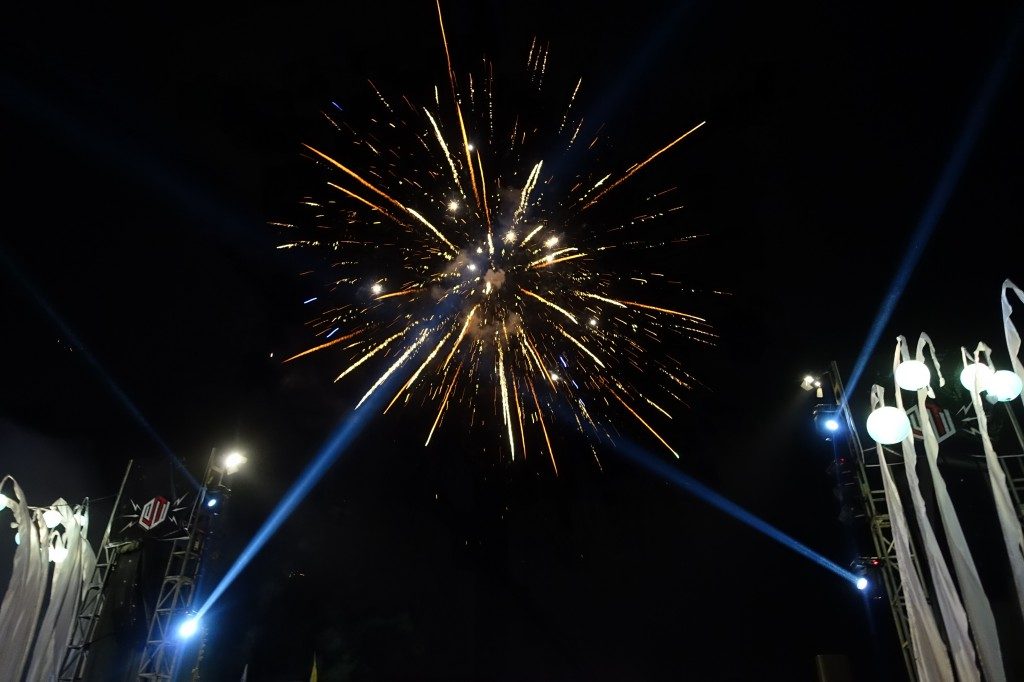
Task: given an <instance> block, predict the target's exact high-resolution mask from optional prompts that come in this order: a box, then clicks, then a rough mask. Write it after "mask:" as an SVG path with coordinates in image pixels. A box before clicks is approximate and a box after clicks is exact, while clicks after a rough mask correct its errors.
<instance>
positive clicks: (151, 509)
mask: <svg viewBox="0 0 1024 682" xmlns="http://www.w3.org/2000/svg"><path fill="white" fill-rule="evenodd" d="M170 508H171V503H170V502H168V501H167V498H166V497H163V496H161V495H157V496H156V497H154V498H153V499H151V500H150V501H149V502H147V503H146V504H144V505H142V511H141V512H139V526H141V527H142V529H143V530H153V529H154V528H156V527H157V526H159V525H160V524H161V523H163V522H164V520H166V519H167V511H168V510H169V509H170Z"/></svg>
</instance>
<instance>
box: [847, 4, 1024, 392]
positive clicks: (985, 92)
mask: <svg viewBox="0 0 1024 682" xmlns="http://www.w3.org/2000/svg"><path fill="white" fill-rule="evenodd" d="M1022 23H1024V5H1021V6H1020V7H1019V8H1018V11H1017V14H1016V21H1014V22H1013V24H1012V28H1011V29H1010V34H1009V35H1008V36H1007V38H1006V42H1005V43H1004V44H1003V49H1002V51H1000V53H999V56H998V57H996V60H995V63H994V64H993V65H992V68H991V69H990V70H989V73H988V76H987V77H986V79H985V82H984V84H983V85H982V88H981V91H980V92H979V93H978V97H977V98H976V99H975V100H974V105H973V106H972V107H971V109H970V111H969V112H968V115H967V121H966V122H965V123H964V128H963V130H962V131H961V132H960V137H959V138H957V141H956V144H955V145H954V146H953V151H952V153H951V154H950V156H949V160H948V161H946V165H945V167H944V168H943V169H942V175H940V176H939V181H938V182H937V183H936V184H935V188H934V189H933V190H932V193H931V196H929V197H928V202H927V203H926V204H925V207H924V212H923V213H922V214H921V218H920V219H919V220H918V222H917V227H916V228H915V229H914V233H913V235H911V237H910V243H909V245H908V247H907V253H906V255H904V257H903V262H902V263H900V266H899V269H898V270H897V271H896V275H895V277H893V280H892V283H891V284H890V285H889V292H888V293H887V294H886V295H885V298H884V299H882V305H881V306H880V307H879V309H878V313H877V314H876V315H875V320H874V322H873V323H872V324H871V328H870V329H869V330H868V335H867V338H866V339H865V340H864V346H863V347H862V348H861V352H860V355H859V356H858V357H857V361H856V363H855V364H854V366H853V371H851V372H850V381H849V384H848V385H847V390H846V396H851V395H853V394H854V391H855V390H856V388H857V382H858V381H860V378H861V376H862V375H863V374H864V368H865V367H867V364H868V360H870V358H871V356H872V355H873V354H874V352H875V347H876V346H877V345H878V340H879V339H880V338H881V336H882V332H884V331H885V327H886V325H887V324H889V319H890V318H891V317H892V313H893V310H894V309H895V308H896V304H897V303H898V302H899V300H900V297H901V296H902V295H903V290H904V289H906V287H907V282H908V281H910V276H911V275H912V274H913V273H914V268H915V267H916V266H917V262H918V261H919V260H921V254H923V253H924V250H925V247H927V246H928V240H929V239H931V236H932V232H934V231H935V225H936V224H937V223H938V222H939V219H940V218H941V217H942V213H943V211H945V209H946V205H947V204H948V203H949V199H950V197H951V196H952V195H953V192H954V190H956V186H957V183H958V182H959V181H960V176H961V175H963V172H964V167H965V166H966V165H967V160H968V158H969V157H970V155H971V150H973V149H974V144H975V142H977V140H978V136H979V135H980V134H981V131H982V129H983V128H984V127H985V121H986V120H988V112H989V109H991V108H992V102H993V100H995V98H996V95H997V94H998V93H999V89H1000V86H1002V84H1003V80H1004V79H1005V76H1006V72H1007V70H1008V67H1009V65H1010V62H1011V59H1012V58H1013V55H1014V53H1015V52H1016V48H1017V42H1018V39H1019V37H1020V32H1021V26H1022ZM847 400H848V397H844V398H843V406H845V405H846V402H847Z"/></svg>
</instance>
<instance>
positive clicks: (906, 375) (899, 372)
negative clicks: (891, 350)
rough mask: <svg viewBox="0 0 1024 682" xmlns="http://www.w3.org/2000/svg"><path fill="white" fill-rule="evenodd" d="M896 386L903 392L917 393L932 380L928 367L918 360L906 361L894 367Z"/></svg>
mask: <svg viewBox="0 0 1024 682" xmlns="http://www.w3.org/2000/svg"><path fill="white" fill-rule="evenodd" d="M895 376H896V385H897V386H899V387H900V388H902V389H903V390H904V391H918V390H920V389H922V388H924V387H926V386H927V385H928V384H929V383H930V382H931V380H932V373H931V371H930V370H929V369H928V365H926V364H924V363H923V362H921V361H920V360H907V361H906V362H901V363H900V364H899V365H898V366H897V367H896V372H895Z"/></svg>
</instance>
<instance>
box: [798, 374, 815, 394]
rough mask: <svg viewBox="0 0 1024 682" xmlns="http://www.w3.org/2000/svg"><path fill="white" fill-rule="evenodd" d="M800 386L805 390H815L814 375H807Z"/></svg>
mask: <svg viewBox="0 0 1024 682" xmlns="http://www.w3.org/2000/svg"><path fill="white" fill-rule="evenodd" d="M800 388H802V389H804V390H805V391H813V390H814V377H812V376H811V375H810V374H808V375H807V376H805V377H804V380H803V381H802V382H800Z"/></svg>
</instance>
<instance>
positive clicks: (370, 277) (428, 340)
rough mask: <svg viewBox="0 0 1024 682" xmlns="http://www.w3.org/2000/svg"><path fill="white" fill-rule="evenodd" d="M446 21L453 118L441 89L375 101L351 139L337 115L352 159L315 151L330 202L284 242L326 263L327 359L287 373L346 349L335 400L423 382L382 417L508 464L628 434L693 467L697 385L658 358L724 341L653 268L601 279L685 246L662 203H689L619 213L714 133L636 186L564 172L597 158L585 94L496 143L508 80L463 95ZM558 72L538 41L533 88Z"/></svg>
mask: <svg viewBox="0 0 1024 682" xmlns="http://www.w3.org/2000/svg"><path fill="white" fill-rule="evenodd" d="M437 11H438V21H439V24H440V31H441V42H442V44H443V47H444V55H445V64H446V66H447V73H446V75H447V80H448V82H449V86H450V92H451V99H450V101H446V98H445V97H444V96H442V92H443V91H444V89H443V86H442V87H441V88H438V86H437V85H435V84H433V83H431V84H429V85H426V86H425V87H424V89H423V90H424V92H423V93H421V94H422V95H423V96H425V97H426V98H427V100H426V103H427V106H421V105H416V104H415V103H414V98H413V97H412V96H406V95H405V94H402V95H400V96H398V97H392V96H391V95H390V94H387V93H386V89H385V92H382V91H381V90H380V89H378V88H377V86H376V85H374V84H373V83H371V84H370V85H371V87H372V88H373V92H374V99H375V101H376V102H377V104H378V105H379V106H380V107H382V111H381V112H380V114H378V115H375V116H372V117H370V119H369V123H368V124H367V125H365V126H360V125H357V124H355V123H353V122H350V121H348V120H341V121H340V122H339V121H338V120H336V119H337V118H338V117H339V116H348V114H347V113H342V112H340V110H339V111H331V112H325V113H324V116H325V117H326V118H328V119H329V120H330V121H331V123H333V124H334V129H335V130H337V131H339V132H340V133H341V134H342V135H343V136H347V143H348V144H347V145H346V144H339V145H337V146H338V147H339V149H329V148H328V147H324V146H322V145H318V146H317V147H314V146H312V145H305V148H306V149H307V150H308V151H309V152H311V154H312V156H311V158H313V159H314V160H315V161H316V162H318V163H320V164H322V165H323V166H324V168H325V169H326V170H325V172H326V173H327V174H328V176H329V177H328V178H327V179H325V182H326V185H327V186H328V188H329V189H327V190H326V191H327V192H330V195H329V197H325V198H319V197H305V198H304V199H303V201H302V204H303V205H304V206H308V207H309V208H310V209H311V210H313V211H314V218H313V220H311V221H310V223H309V224H308V225H293V224H290V223H289V224H284V223H276V224H277V225H279V226H280V227H282V228H284V229H287V230H288V235H287V243H285V244H282V246H281V247H280V248H287V249H292V248H307V249H315V250H319V251H321V252H323V253H326V254H328V257H327V259H326V266H327V267H326V271H325V273H324V275H325V276H324V277H323V278H322V281H323V283H324V286H323V288H324V289H326V291H314V292H311V293H310V294H309V295H308V300H307V301H306V303H307V304H315V306H314V305H310V307H316V306H322V308H319V309H318V310H319V314H318V316H317V318H316V319H315V320H313V321H312V322H311V325H310V326H311V328H312V329H314V330H316V331H317V334H318V335H319V336H320V338H319V339H318V341H319V343H316V345H312V347H310V348H308V349H306V350H299V351H298V352H296V353H295V354H293V355H292V356H291V357H289V358H288V359H287V360H286V362H291V361H294V360H296V359H299V358H304V357H306V356H309V355H311V354H314V353H317V352H319V351H324V350H327V349H331V352H332V353H339V354H341V355H343V356H345V358H346V361H345V363H344V367H343V369H342V370H341V372H340V374H338V377H337V379H336V380H335V381H338V380H341V379H342V378H344V377H346V376H348V375H350V374H353V373H354V372H355V371H356V370H357V369H360V368H362V367H364V366H370V367H376V370H375V372H374V373H373V375H372V376H370V377H365V378H364V379H363V381H364V383H363V387H364V388H365V387H366V386H367V385H368V386H369V388H368V390H366V391H365V394H364V395H363V396H362V399H361V400H359V402H358V403H357V404H356V405H355V407H356V408H359V407H360V406H362V405H363V404H364V403H365V402H366V400H367V398H368V397H369V396H371V395H372V394H373V393H374V392H375V391H377V390H378V389H379V388H381V387H382V386H383V385H384V384H385V383H386V381H387V380H388V378H390V377H391V376H392V375H395V374H396V373H398V372H400V371H401V372H402V373H403V374H404V373H405V372H406V371H409V372H411V373H410V374H409V375H408V378H405V379H404V380H403V381H402V385H401V388H399V389H398V390H397V392H396V393H395V394H394V395H393V396H392V397H391V401H390V403H388V405H387V407H386V408H384V411H385V412H386V411H388V410H390V409H391V407H392V406H394V405H396V404H397V403H398V402H399V401H400V400H402V401H404V403H406V404H408V403H411V402H413V401H415V402H417V403H419V404H420V405H421V406H423V407H426V408H427V409H428V410H429V411H430V412H429V413H430V414H431V415H432V424H431V426H430V428H429V431H428V433H427V437H426V444H429V443H430V441H431V439H432V438H433V437H434V433H435V431H436V430H437V429H438V428H439V426H440V425H441V424H442V422H443V421H445V415H446V414H450V413H451V414H460V415H468V419H469V425H470V426H483V427H484V428H487V429H488V430H489V431H490V432H492V433H498V434H500V437H499V438H498V439H497V446H498V447H499V448H500V449H501V450H502V451H505V450H506V449H507V454H508V455H509V456H510V457H511V458H513V459H515V457H516V454H517V453H521V454H522V455H524V457H527V456H529V455H530V454H531V452H537V451H540V452H543V453H545V454H546V457H547V459H549V460H550V462H551V466H552V468H553V469H554V471H555V473H556V474H557V472H558V465H557V462H556V459H555V453H554V451H553V449H552V435H553V433H554V431H553V430H552V428H549V427H553V426H554V425H557V424H562V425H565V424H575V426H576V428H577V429H579V430H580V431H585V432H586V433H588V434H589V435H596V436H598V437H601V435H602V434H607V433H610V431H609V427H608V424H609V423H610V422H611V421H613V420H616V419H617V418H620V417H621V418H625V419H627V420H628V419H630V418H632V419H635V420H636V421H639V422H640V424H642V425H643V426H644V427H645V428H646V429H647V430H648V431H650V433H651V434H653V436H654V437H655V438H656V439H657V440H658V441H659V442H660V443H661V444H663V445H664V446H665V447H666V448H667V449H668V450H669V452H671V453H672V454H673V455H675V456H677V457H678V456H679V455H678V453H677V450H676V449H674V448H673V447H672V445H670V444H669V442H668V440H667V439H666V438H665V437H664V436H663V434H661V433H659V431H658V428H659V424H660V425H662V426H663V425H664V424H667V423H668V420H671V419H672V414H671V411H670V410H671V405H672V404H685V403H683V401H682V399H681V398H680V397H679V395H678V394H677V393H675V392H673V391H677V392H678V391H679V390H680V388H679V387H682V388H684V389H689V387H690V382H689V381H684V380H682V379H680V378H679V377H681V376H682V377H687V378H689V379H692V377H691V375H690V374H688V373H687V372H685V371H684V370H683V369H682V367H681V365H680V364H679V362H678V361H677V360H675V359H674V353H673V354H671V355H669V354H666V353H664V352H658V346H659V344H667V343H669V342H670V341H671V340H672V335H675V338H676V340H680V339H682V340H692V341H697V342H700V343H705V344H707V343H711V342H712V341H711V340H713V339H714V338H715V334H714V333H713V331H712V329H711V328H710V326H709V325H708V323H707V322H706V321H705V320H704V318H702V317H700V316H698V315H694V314H692V313H688V312H683V311H680V310H678V309H677V308H678V307H679V306H678V297H679V294H680V293H681V292H682V291H684V290H683V289H682V286H683V285H682V283H681V282H678V281H669V280H668V278H666V277H665V275H664V274H660V273H657V272H650V271H649V270H646V269H644V268H647V267H650V259H648V258H647V257H646V256H642V257H638V261H642V262H640V263H639V264H638V265H637V266H636V269H635V271H628V272H622V273H619V272H618V271H617V270H615V269H611V270H605V269H602V267H603V266H605V267H606V266H607V265H608V263H607V262H606V261H605V260H604V259H606V258H607V256H606V255H604V253H603V252H606V251H608V250H611V249H614V250H615V253H616V254H623V253H626V252H632V253H637V252H643V251H647V250H651V252H653V253H652V255H655V256H658V255H660V254H661V253H662V252H664V251H665V250H667V249H670V248H676V245H678V244H680V243H682V242H684V241H686V240H687V238H688V237H689V236H690V235H687V234H680V233H679V228H678V222H674V223H670V222H669V221H678V220H679V218H678V217H675V216H677V211H678V209H679V208H681V206H679V203H680V202H679V201H676V202H675V204H667V205H659V204H658V202H659V201H661V200H662V199H663V197H664V198H666V200H671V199H670V198H668V197H667V195H670V194H671V193H672V192H671V190H672V189H674V188H669V189H665V188H659V191H657V192H652V193H650V194H649V195H648V196H647V197H645V199H644V202H643V206H642V207H640V206H636V207H631V206H630V205H629V203H625V207H624V208H623V204H624V202H622V201H619V202H616V201H613V200H607V199H606V197H607V195H608V194H609V193H610V192H612V190H615V189H616V188H619V187H621V186H622V185H623V184H624V183H626V182H627V181H628V180H629V179H630V178H632V177H633V176H634V175H636V174H637V173H638V172H639V171H640V170H641V169H643V168H645V167H646V166H648V165H649V164H651V163H652V162H654V161H655V160H656V159H658V158H659V157H662V156H663V155H666V154H667V153H668V152H669V151H670V150H671V149H673V148H674V147H675V146H676V145H678V144H679V143H680V142H682V141H683V140H684V139H686V138H687V137H688V136H690V135H691V134H692V133H694V132H695V131H696V130H697V129H698V128H700V127H701V126H702V125H703V123H700V124H698V125H696V126H693V125H691V126H688V128H687V130H686V132H684V133H682V134H681V135H678V134H677V137H675V139H673V140H672V141H671V142H669V143H668V144H667V145H665V146H663V147H661V148H659V149H658V150H657V151H655V152H654V153H652V154H651V155H650V156H648V157H647V158H645V159H643V160H642V161H639V162H637V163H634V164H633V165H631V166H629V167H628V168H627V169H626V170H625V171H624V172H615V171H612V172H609V169H607V168H599V167H597V165H598V164H592V165H594V166H595V167H594V168H593V169H589V168H587V167H586V166H585V165H583V164H580V162H579V161H573V162H572V163H568V162H566V161H565V160H563V159H562V158H559V157H560V155H562V154H564V153H565V151H566V150H569V149H572V148H573V147H574V145H575V144H576V140H577V136H579V137H581V138H583V139H587V140H590V141H589V142H584V143H581V144H582V145H586V148H585V149H583V150H581V153H582V154H583V155H584V156H587V155H590V156H593V155H594V154H596V153H597V152H595V151H593V150H594V149H595V147H597V146H598V145H597V142H598V139H599V135H598V133H600V132H601V129H600V128H599V129H597V130H596V131H595V130H592V129H585V128H584V125H583V119H582V117H581V116H578V115H577V114H575V113H574V110H575V109H578V108H579V107H576V106H575V105H576V102H577V100H578V98H579V97H580V95H581V84H582V79H579V80H576V81H575V86H574V87H572V88H571V91H570V92H569V93H568V97H565V95H563V97H562V98H561V99H560V102H561V104H559V105H558V106H557V107H556V108H557V110H558V111H560V112H564V113H562V114H561V115H560V117H559V118H557V119H555V120H542V119H540V118H539V111H540V110H539V109H538V110H527V111H524V112H519V113H518V114H515V115H513V116H512V117H511V118H510V119H509V120H508V123H509V125H508V127H507V128H505V129H504V130H505V132H501V128H500V126H499V123H500V122H501V120H502V119H501V118H500V115H501V109H500V108H499V107H498V106H497V105H496V102H498V101H499V99H498V97H497V96H496V94H495V91H494V81H495V78H494V69H493V66H492V65H491V64H490V63H489V62H487V61H484V62H483V65H484V73H483V75H482V77H481V74H479V73H478V74H476V75H475V77H474V74H468V75H467V77H466V78H465V79H462V78H461V77H457V76H456V72H455V68H454V66H453V55H452V52H451V48H450V45H449V43H448V40H447V36H446V35H445V33H444V20H443V16H442V13H441V6H440V4H439V3H438V6H437ZM548 55H549V46H548V45H547V44H545V43H543V42H542V41H538V40H536V39H534V42H533V44H532V45H531V46H530V54H529V56H528V58H527V66H528V74H527V75H528V77H529V83H530V86H531V87H532V88H536V89H538V90H539V89H540V87H541V84H542V82H543V81H544V80H550V79H551V78H553V77H554V76H552V75H551V74H547V65H548ZM481 89H483V90H484V92H483V93H481ZM389 99H390V102H394V103H395V106H394V107H392V105H391V104H390V103H389ZM531 117H538V120H536V121H534V120H532V118H531ZM581 130H585V131H586V132H585V133H584V134H583V135H582V136H580V135H579V133H580V131H581ZM322 150H323V151H322ZM568 166H573V169H571V170H570V169H569V168H568ZM576 166H581V167H579V168H577V167H576ZM552 169H556V170H552ZM613 178H615V179H613ZM626 194H627V192H626V191H622V190H620V191H619V192H616V194H615V197H616V198H618V199H622V198H623V197H624V195H626ZM606 204H609V205H616V206H618V208H619V210H620V213H618V214H615V213H613V212H612V209H609V208H605V205H606ZM597 205H600V206H602V208H601V209H598V208H596V206H597ZM584 211H585V212H586V218H585V219H584V216H583V213H584ZM621 211H625V213H622V212H621ZM657 219H662V220H663V221H664V222H665V223H668V224H666V225H664V227H662V228H661V229H660V232H659V233H658V234H659V238H658V239H651V240H649V241H647V240H645V239H644V238H643V236H642V234H641V233H640V230H641V229H644V230H647V229H648V228H647V227H646V225H647V223H649V222H650V221H653V220H657ZM640 225H644V227H643V228H641V227H639V226H640ZM624 227H628V236H627V237H623V234H625V233H624V232H621V230H623V228H624ZM621 259H622V256H619V255H617V256H616V260H617V261H619V266H620V267H622V265H621ZM306 274H308V273H306ZM637 283H639V284H641V285H642V287H641V289H642V293H637V286H636V285H637ZM659 283H660V285H659ZM368 286H369V294H370V295H369V296H368V295H367V287H368ZM387 290H390V291H387ZM581 321H582V322H581ZM599 321H600V323H599ZM347 340H352V341H351V343H349V344H347V345H346V344H343V343H342V342H343V341H347ZM399 340H401V343H399V342H398V341H399ZM661 347H662V348H669V346H667V345H662V346H661ZM671 348H672V350H673V351H675V350H676V348H675V346H672V347H671ZM374 358H376V360H374V362H373V363H371V362H370V361H371V359H374ZM407 365H408V367H409V370H403V368H404V367H406V366H407ZM413 368H415V369H413ZM663 379H667V380H668V381H666V382H665V384H664V385H662V384H661V383H659V382H661V381H662V380H663ZM637 381H642V383H643V387H644V390H643V392H641V391H640V390H639V388H638V387H637V386H636V385H635V384H634V382H637ZM648 396H653V397H648ZM655 398H656V400H655ZM663 405H664V406H665V407H663ZM453 411H455V412H453Z"/></svg>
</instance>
